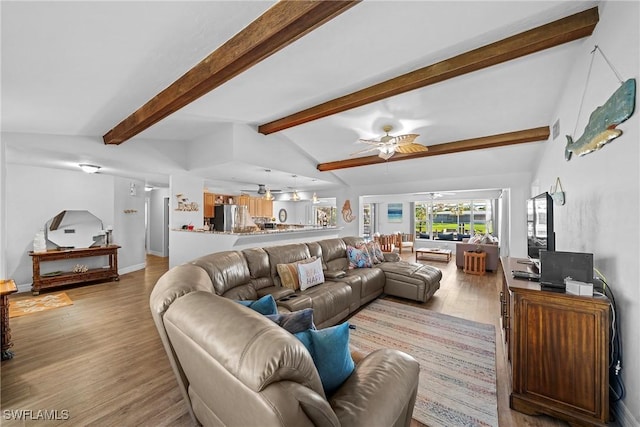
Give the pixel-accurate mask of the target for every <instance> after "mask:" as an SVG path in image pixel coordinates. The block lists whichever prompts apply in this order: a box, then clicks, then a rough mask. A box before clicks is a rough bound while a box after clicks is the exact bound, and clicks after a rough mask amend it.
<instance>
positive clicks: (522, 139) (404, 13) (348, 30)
mask: <svg viewBox="0 0 640 427" xmlns="http://www.w3.org/2000/svg"><path fill="white" fill-rule="evenodd" d="M273 4H274V3H273V2H266V1H254V2H251V1H242V2H198V1H196V2H56V1H52V2H3V4H2V10H1V12H2V131H3V133H5V135H9V136H10V137H9V138H3V139H6V140H7V141H8V142H7V145H8V148H7V161H9V162H14V163H22V164H39V165H46V166H51V167H73V164H74V161H76V160H77V161H91V162H93V163H97V164H100V165H102V166H103V172H104V173H113V174H115V175H123V176H131V177H138V178H141V179H145V180H147V181H149V182H151V183H153V184H160V185H162V184H166V183H168V176H169V175H170V174H171V173H194V174H197V175H199V176H202V177H203V178H205V179H206V180H207V181H208V182H210V183H213V184H214V185H216V186H219V187H226V188H228V189H229V190H237V191H239V190H240V189H241V188H246V187H247V186H248V185H251V184H256V183H263V182H264V181H265V179H266V177H265V173H264V169H265V168H269V169H272V170H274V173H273V174H272V175H270V177H269V179H271V180H272V182H271V183H270V184H271V185H272V186H276V187H277V186H286V185H290V184H291V183H292V182H291V176H292V175H294V174H295V175H298V177H299V178H297V179H296V185H297V186H299V187H301V188H304V187H307V188H310V189H315V188H319V189H320V188H331V187H332V186H337V185H343V184H345V183H347V184H350V185H367V184H375V182H376V181H377V180H382V179H388V176H389V175H391V176H393V177H394V179H396V180H397V181H398V182H402V181H403V180H407V181H409V180H415V179H416V178H417V177H422V178H424V170H425V168H428V170H429V171H431V172H432V173H434V174H439V175H438V176H446V175H447V174H452V173H453V167H452V165H455V164H458V165H459V164H460V163H461V162H462V163H470V162H474V161H477V162H482V163H483V164H484V165H485V167H486V168H487V169H488V170H492V173H511V172H515V171H522V170H527V169H529V170H530V169H531V168H532V167H533V164H534V163H535V159H536V157H537V153H538V151H539V150H540V148H541V145H542V144H544V142H530V141H544V140H546V136H545V133H544V129H545V128H548V127H549V126H551V124H552V123H553V121H554V120H555V118H554V117H553V114H554V110H555V106H556V103H557V101H558V98H559V96H560V94H561V92H562V87H563V85H564V83H565V80H566V78H567V74H568V71H569V68H570V66H571V64H572V61H573V60H574V58H575V55H576V54H577V53H578V51H579V47H580V46H581V43H583V40H584V39H582V38H581V37H584V36H585V35H587V34H588V32H590V31H587V30H584V29H582V30H581V31H583V32H584V31H587V32H586V33H583V34H573V35H561V36H560V40H559V44H558V45H557V46H555V47H549V48H546V49H544V50H541V51H539V52H536V50H537V49H538V47H536V46H534V47H532V48H531V50H530V52H534V53H530V54H529V52H524V53H525V54H524V55H523V56H521V57H516V58H515V59H510V58H507V59H510V60H507V61H506V62H501V61H496V62H493V63H492V62H491V60H488V59H484V60H478V61H477V62H482V61H484V62H488V63H482V64H481V65H482V67H477V68H478V70H477V71H472V72H470V73H467V74H465V73H459V74H460V75H456V76H453V77H451V78H447V79H435V80H434V81H432V82H430V84H429V85H427V86H424V87H418V86H416V87H417V88H416V89H413V90H409V91H406V92H403V93H401V92H397V93H392V96H388V95H389V94H386V95H384V96H380V97H379V99H375V98H374V99H373V100H372V101H371V102H363V103H362V105H357V106H356V107H355V108H348V109H335V110H333V111H332V110H329V113H334V114H324V115H321V116H319V118H317V119H315V120H312V121H306V120H302V121H301V120H299V119H298V118H297V116H295V113H297V112H300V111H304V110H306V109H310V108H312V107H314V106H318V105H320V106H322V105H323V104H326V103H331V102H335V101H332V100H336V99H340V97H344V96H345V95H349V94H354V93H356V94H357V93H358V92H362V91H363V90H367V88H369V87H371V86H374V85H377V84H380V83H383V82H388V81H390V80H391V81H393V80H392V79H394V78H396V77H398V76H403V75H404V76H410V75H414V74H415V73H418V72H419V70H421V69H429V67H430V66H431V70H432V71H433V70H435V72H436V74H437V73H438V72H440V73H442V68H443V65H442V64H446V65H447V66H449V65H450V63H451V60H452V58H456V57H463V56H464V55H466V58H467V59H469V58H471V60H474V59H476V60H477V58H476V57H474V54H468V52H470V51H473V50H474V49H478V48H481V47H482V46H486V45H489V44H491V43H495V42H499V41H501V40H505V39H507V38H509V37H511V36H514V35H517V34H521V33H523V32H525V31H528V30H531V29H534V28H537V27H539V26H541V25H545V24H548V23H550V22H553V21H556V20H559V19H562V18H566V17H568V16H571V15H573V14H576V13H578V12H581V11H584V10H587V9H589V8H592V7H594V6H596V5H597V3H594V2H565V1H555V2H537V1H531V2H526V1H525V2H521V1H517V2H516V1H514V2H458V1H446V2H445V1H443V2H438V1H408V2H403V1H371V0H368V1H363V2H360V3H356V4H355V5H349V6H351V7H346V8H345V9H344V10H338V11H335V12H331V13H328V15H327V16H326V17H322V16H320V18H318V22H317V23H315V24H310V23H309V22H305V24H304V25H307V26H309V28H312V29H311V30H310V31H299V30H296V29H295V28H294V29H293V30H291V28H287V31H292V32H293V33H296V32H298V33H299V34H298V35H297V36H296V35H294V36H289V37H293V40H292V41H291V42H290V43H289V42H286V43H281V44H282V45H281V46H276V48H275V49H274V50H273V52H271V53H269V54H268V55H267V54H265V55H263V57H258V58H257V60H255V61H254V62H255V64H254V63H251V65H252V66H249V67H245V68H244V69H243V70H240V72H238V73H235V74H234V73H231V74H232V75H231V76H230V77H229V78H227V79H225V80H224V81H221V82H220V83H219V84H217V85H214V87H213V88H212V90H211V91H210V92H208V93H206V94H205V95H203V96H201V97H197V99H195V100H194V101H193V102H191V103H188V104H187V105H186V106H184V107H182V108H180V109H177V111H175V112H173V113H171V114H169V115H167V116H166V117H164V118H162V119H161V120H159V121H157V123H155V124H152V125H150V126H149V127H148V128H143V129H142V130H140V129H138V130H137V131H136V132H135V133H134V134H132V135H128V136H127V138H125V140H126V142H123V143H122V144H121V145H117V146H105V145H104V144H103V136H104V140H105V141H107V139H108V136H109V135H110V134H109V132H110V131H112V129H117V125H118V124H119V123H123V120H125V119H127V118H128V117H130V115H131V114H132V113H134V112H136V110H138V109H140V108H141V107H142V106H144V105H145V103H147V102H148V101H150V100H152V99H153V98H154V97H155V96H156V95H157V94H159V93H161V92H162V91H163V90H164V89H166V88H167V87H169V86H170V85H171V84H172V83H173V82H175V81H176V80H178V79H179V78H180V77H181V76H182V75H184V74H185V73H186V72H187V71H189V70H190V69H192V68H193V67H194V66H196V65H197V64H198V63H200V62H201V61H202V60H203V59H204V58H206V57H207V56H208V55H210V54H211V53H212V52H215V51H216V49H218V48H220V47H221V46H223V45H224V44H225V42H227V41H228V40H230V39H232V37H234V35H236V34H238V33H241V31H242V30H243V29H244V28H245V27H247V26H248V25H250V24H251V23H252V22H253V21H255V20H256V19H257V18H258V17H260V16H261V15H263V14H265V12H266V13H267V14H268V13H269V8H270V7H271V6H273ZM272 10H273V9H272ZM590 19H593V16H592V17H591V18H590ZM595 19H596V20H597V17H596V18H595ZM276 22H278V21H277V20H276ZM253 25H255V24H253ZM561 27H562V26H561ZM566 27H567V25H564V27H562V28H560V30H558V31H560V32H562V30H563V29H564V28H566ZM591 29H592V28H591ZM575 31H579V30H577V29H576V30H575ZM539 33H541V34H547V33H549V31H539ZM568 33H570V32H568ZM258 34H259V35H260V32H258ZM563 37H564V39H562V38H563ZM525 38H526V37H525ZM565 41H566V43H565ZM536 43H538V42H537V41H536V42H535V43H534V44H536ZM526 49H529V48H525V50H526ZM484 52H485V53H486V52H487V51H486V50H485V51H484ZM232 53H233V52H232ZM227 57H229V55H228V56H227ZM214 58H215V57H214ZM219 61H222V60H219ZM447 61H449V62H447ZM471 62H473V61H471ZM434 64H435V65H434ZM493 64H497V65H493ZM485 66H486V67H485ZM469 67H471V66H469ZM474 69H475V68H474ZM416 70H418V71H416ZM442 74H446V73H442ZM291 115H294V116H293V117H292V120H293V122H294V126H291V127H284V128H282V129H275V130H276V131H273V129H271V130H270V129H268V127H269V126H270V125H269V124H270V123H278V120H279V119H282V118H286V117H288V116H291ZM127 120H128V119H127ZM387 124H390V125H392V126H393V127H394V129H393V131H392V134H394V133H395V134H399V133H418V134H420V137H419V138H418V140H417V142H420V143H421V144H424V145H426V146H431V147H433V148H432V151H431V153H430V154H428V155H427V156H425V157H418V158H414V159H411V160H403V161H395V160H397V159H400V158H401V157H400V156H399V157H396V158H392V161H390V162H387V163H386V164H385V165H382V164H375V165H371V166H356V167H349V168H348V169H333V168H331V167H329V166H327V165H334V166H335V162H337V161H341V160H344V159H350V153H352V152H354V151H358V150H359V149H361V148H362V147H361V146H360V145H358V144H356V143H355V141H357V140H358V138H368V139H377V138H379V137H380V136H381V135H383V132H382V127H383V126H384V125H387ZM259 130H260V131H262V132H263V133H269V135H268V136H264V135H262V134H261V133H259V132H258V131H259ZM272 131H273V132H272ZM523 132H524V134H523ZM512 133H513V134H512ZM505 134H507V135H513V141H516V142H519V143H518V144H517V145H511V146H504V145H505V144H507V143H508V142H509V141H507V142H505V141H506V140H505V138H504V135H505ZM525 134H526V135H525ZM34 135H35V136H34ZM51 135H53V136H51ZM492 135H501V137H497V142H496V141H493V143H494V145H482V141H484V140H485V139H484V138H485V137H490V136H492ZM532 135H534V136H532ZM128 138H130V139H128ZM527 138H528V139H527ZM127 139H128V140H127ZM506 139H507V140H508V139H509V138H506ZM461 141H462V142H461ZM468 141H472V142H473V141H475V142H474V143H476V144H479V145H480V146H481V147H494V148H483V149H482V150H480V151H467V152H463V153H458V154H442V155H434V154H436V153H438V151H439V150H440V151H441V152H442V153H449V152H450V149H451V148H455V147H458V146H459V145H460V144H463V145H464V142H468ZM478 141H479V142H478ZM117 142H122V141H117ZM456 144H457V145H456ZM229 147H230V148H229ZM465 147H466V148H465V149H470V148H474V147H469V146H466V145H465ZM458 148H459V147H458ZM438 154H439V153H438ZM396 156H398V155H396ZM72 160H73V161H72ZM372 160H375V162H374V163H379V161H378V160H376V159H372ZM363 162H364V161H363V160H361V159H358V160H356V163H362V164H365V163H366V162H365V163H363ZM321 164H323V165H324V167H323V166H320V167H319V165H321ZM339 166H341V167H342V166H344V164H339ZM382 167H384V168H385V173H386V174H387V176H386V177H379V175H380V171H381V169H380V168H382ZM318 169H321V170H326V171H325V172H322V171H320V170H318ZM428 190H429V189H428ZM430 190H438V189H437V188H435V189H430Z"/></svg>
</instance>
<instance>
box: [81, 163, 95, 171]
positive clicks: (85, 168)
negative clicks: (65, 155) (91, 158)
mask: <svg viewBox="0 0 640 427" xmlns="http://www.w3.org/2000/svg"><path fill="white" fill-rule="evenodd" d="M78 166H80V169H82V171H83V172H86V173H96V172H98V170H100V166H96V165H90V164H87V163H80V164H79V165H78Z"/></svg>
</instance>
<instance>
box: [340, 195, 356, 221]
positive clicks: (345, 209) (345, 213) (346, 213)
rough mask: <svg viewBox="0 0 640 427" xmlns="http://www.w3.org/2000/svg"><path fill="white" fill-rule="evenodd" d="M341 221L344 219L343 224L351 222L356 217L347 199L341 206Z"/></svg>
mask: <svg viewBox="0 0 640 427" xmlns="http://www.w3.org/2000/svg"><path fill="white" fill-rule="evenodd" d="M342 219H344V222H351V221H353V220H354V219H356V216H355V215H353V212H352V211H351V201H350V200H349V199H347V200H345V201H344V205H342Z"/></svg>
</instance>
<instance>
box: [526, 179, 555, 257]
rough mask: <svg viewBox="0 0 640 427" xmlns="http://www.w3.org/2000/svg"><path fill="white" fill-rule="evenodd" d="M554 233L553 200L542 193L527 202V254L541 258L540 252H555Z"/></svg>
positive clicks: (547, 194)
mask: <svg viewBox="0 0 640 427" xmlns="http://www.w3.org/2000/svg"><path fill="white" fill-rule="evenodd" d="M555 249H556V239H555V233H554V231H553V199H552V198H551V196H550V195H549V193H546V192H545V193H542V194H540V195H537V196H536V197H532V198H531V199H529V200H527V254H528V255H529V257H530V258H536V259H539V258H540V251H541V250H543V251H555Z"/></svg>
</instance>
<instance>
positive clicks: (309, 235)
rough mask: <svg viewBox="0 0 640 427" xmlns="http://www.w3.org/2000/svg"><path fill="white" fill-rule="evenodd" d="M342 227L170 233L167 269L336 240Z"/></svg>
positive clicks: (180, 231)
mask: <svg viewBox="0 0 640 427" xmlns="http://www.w3.org/2000/svg"><path fill="white" fill-rule="evenodd" d="M340 230H342V227H314V226H303V227H295V228H289V229H284V230H281V229H277V230H261V231H251V232H246V233H234V232H229V231H203V230H182V229H172V230H170V233H169V234H170V235H169V267H170V268H171V267H175V266H176V265H180V264H183V263H185V262H188V261H191V260H193V259H195V258H198V257H201V256H204V255H207V254H210V253H213V252H222V251H236V250H242V249H247V248H255V247H265V246H276V245H285V244H289V243H305V242H313V241H316V240H323V239H331V238H335V237H338V236H339V233H340Z"/></svg>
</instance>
